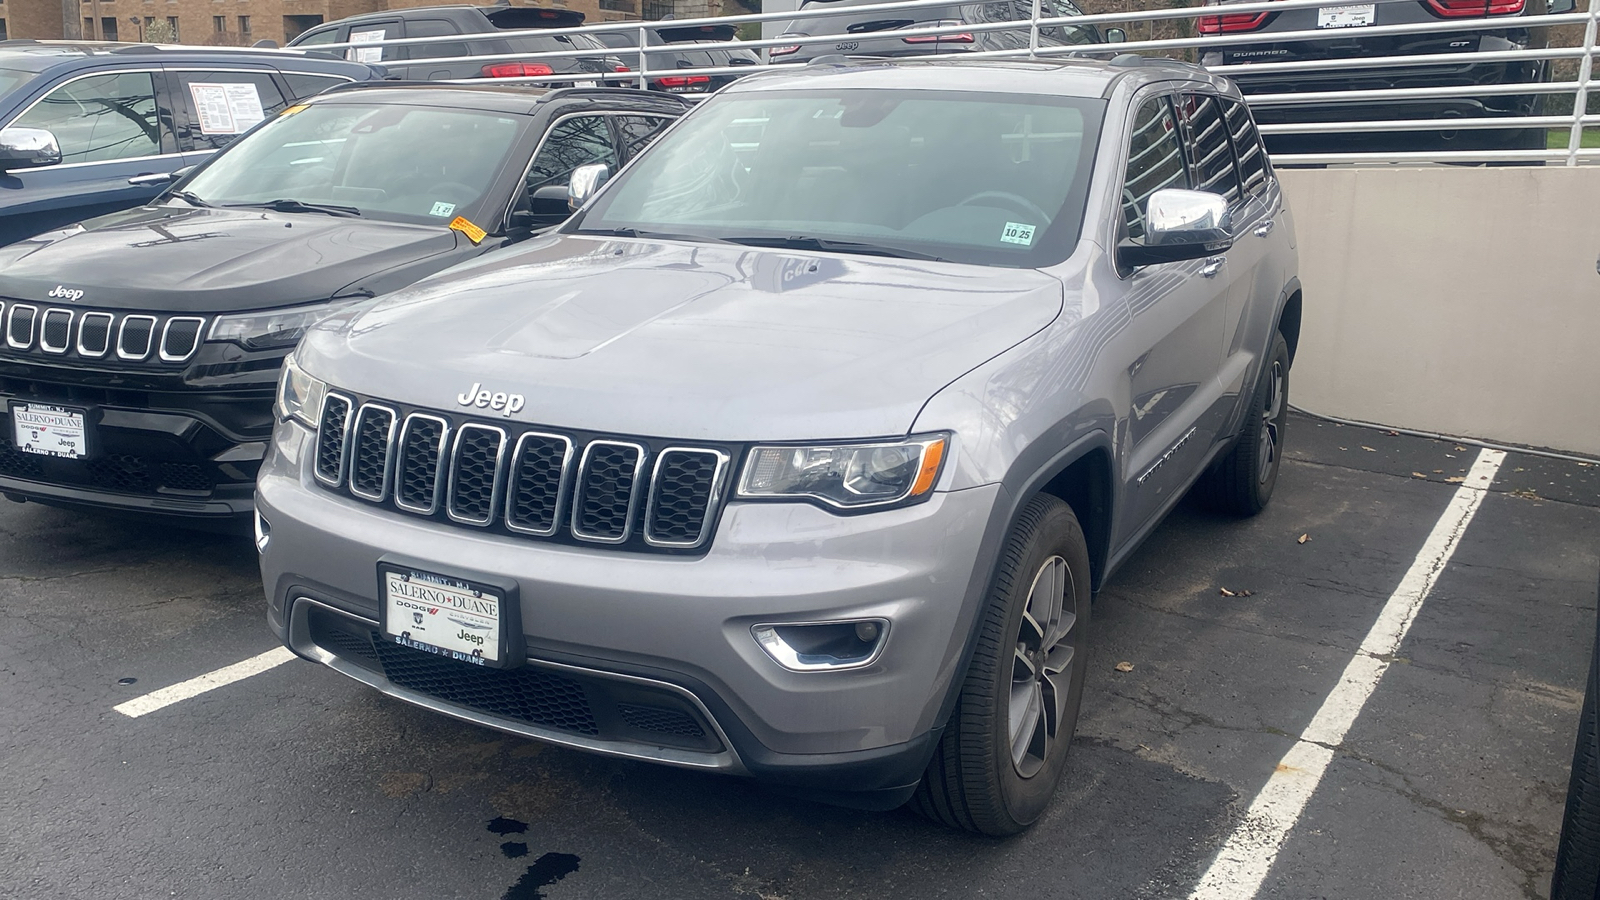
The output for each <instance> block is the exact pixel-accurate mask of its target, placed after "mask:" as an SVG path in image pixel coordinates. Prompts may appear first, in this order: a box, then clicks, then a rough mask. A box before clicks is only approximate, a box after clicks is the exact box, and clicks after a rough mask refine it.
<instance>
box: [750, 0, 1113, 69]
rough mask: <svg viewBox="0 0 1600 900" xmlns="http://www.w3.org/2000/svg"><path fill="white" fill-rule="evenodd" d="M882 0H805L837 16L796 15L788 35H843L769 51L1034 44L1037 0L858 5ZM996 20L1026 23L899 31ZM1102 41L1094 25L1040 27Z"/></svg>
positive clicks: (771, 55) (1067, 41) (921, 50)
mask: <svg viewBox="0 0 1600 900" xmlns="http://www.w3.org/2000/svg"><path fill="white" fill-rule="evenodd" d="M879 2H881V0H805V2H804V3H802V4H800V9H801V10H803V11H809V10H817V9H828V10H834V11H835V14H834V15H827V16H814V17H811V18H805V19H795V20H794V21H792V22H790V23H789V24H788V25H786V26H784V29H783V34H780V35H778V37H779V38H784V37H814V36H818V35H838V36H839V40H838V41H837V42H834V43H827V42H819V43H808V44H792V45H779V46H775V47H772V48H771V49H769V50H768V51H767V58H768V59H769V60H771V61H772V62H805V61H810V60H812V59H815V58H817V57H819V56H834V55H839V54H844V55H847V56H854V57H861V56H875V57H894V56H930V55H933V54H943V53H968V52H972V51H986V50H1025V49H1027V48H1028V22H1029V21H1030V20H1031V19H1032V17H1033V4H1032V3H1031V2H1027V0H1004V2H999V3H960V4H951V5H950V6H929V7H918V8H916V9H892V10H877V11H868V12H857V11H856V10H855V9H854V8H855V7H858V6H871V5H873V4H876V3H879ZM1039 14H1040V16H1042V17H1044V18H1056V17H1059V16H1078V15H1082V14H1083V12H1082V11H1081V10H1079V9H1078V7H1077V6H1076V5H1074V4H1073V2H1072V0H1040V6H1039ZM993 22H1020V23H1021V26H1020V27H1018V28H1016V29H1005V30H1001V31H970V32H966V31H963V32H955V33H950V34H939V35H912V36H910V37H902V36H901V35H900V34H897V32H901V31H906V30H908V29H912V28H933V27H936V26H940V25H947V26H959V25H963V24H966V25H981V24H987V23H993ZM1101 40H1102V37H1101V34H1100V30H1099V29H1098V28H1096V27H1095V26H1093V25H1071V26H1066V25H1057V26H1051V27H1048V28H1041V29H1039V46H1041V47H1060V46H1066V45H1071V44H1097V43H1100V41H1101Z"/></svg>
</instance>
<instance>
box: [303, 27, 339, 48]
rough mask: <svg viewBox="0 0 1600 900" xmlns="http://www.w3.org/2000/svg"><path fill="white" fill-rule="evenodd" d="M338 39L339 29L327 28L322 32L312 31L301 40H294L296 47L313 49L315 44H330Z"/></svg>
mask: <svg viewBox="0 0 1600 900" xmlns="http://www.w3.org/2000/svg"><path fill="white" fill-rule="evenodd" d="M338 37H339V29H337V28H328V29H324V30H323V31H314V32H312V33H311V34H308V35H306V36H305V37H302V38H295V43H294V45H295V46H296V47H314V46H316V45H317V44H332V43H334V42H335V40H336V39H337V38H338Z"/></svg>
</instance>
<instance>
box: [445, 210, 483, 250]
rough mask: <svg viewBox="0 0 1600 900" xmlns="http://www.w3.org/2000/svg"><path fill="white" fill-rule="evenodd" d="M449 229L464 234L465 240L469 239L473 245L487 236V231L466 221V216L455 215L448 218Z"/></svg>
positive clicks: (479, 242)
mask: <svg viewBox="0 0 1600 900" xmlns="http://www.w3.org/2000/svg"><path fill="white" fill-rule="evenodd" d="M450 229H451V230H452V231H459V232H461V233H462V234H464V235H466V236H467V240H469V241H471V242H472V245H473V246H474V247H476V246H477V245H478V244H481V243H483V239H484V238H486V237H488V236H489V232H487V231H484V230H483V229H482V228H479V227H478V226H476V225H474V224H472V223H471V222H468V221H467V217H466V216H456V217H455V218H454V219H452V220H450Z"/></svg>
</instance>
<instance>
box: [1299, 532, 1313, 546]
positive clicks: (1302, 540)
mask: <svg viewBox="0 0 1600 900" xmlns="http://www.w3.org/2000/svg"><path fill="white" fill-rule="evenodd" d="M1309 540H1311V535H1309V534H1302V535H1300V537H1299V538H1298V539H1297V540H1296V543H1300V544H1304V543H1305V542H1306V541H1309Z"/></svg>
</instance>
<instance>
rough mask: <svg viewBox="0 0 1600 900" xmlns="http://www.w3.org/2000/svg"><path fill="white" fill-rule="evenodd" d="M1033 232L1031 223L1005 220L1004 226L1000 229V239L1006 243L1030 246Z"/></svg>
mask: <svg viewBox="0 0 1600 900" xmlns="http://www.w3.org/2000/svg"><path fill="white" fill-rule="evenodd" d="M1033 232H1034V226H1032V225H1024V224H1022V223H1021V222H1007V223H1006V227H1005V228H1003V229H1001V230H1000V240H1001V241H1002V242H1004V243H1007V244H1020V245H1022V246H1024V247H1032V246H1033Z"/></svg>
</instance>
